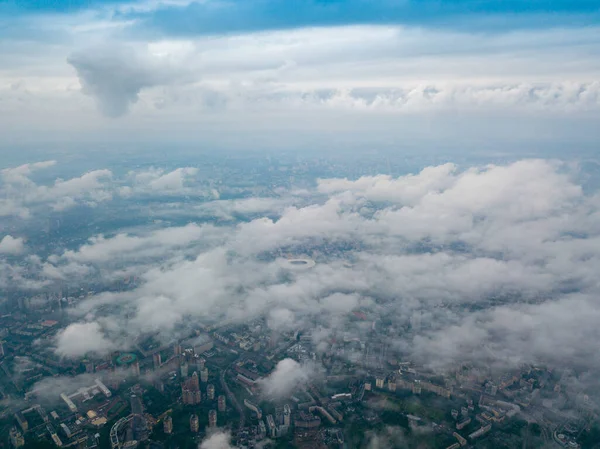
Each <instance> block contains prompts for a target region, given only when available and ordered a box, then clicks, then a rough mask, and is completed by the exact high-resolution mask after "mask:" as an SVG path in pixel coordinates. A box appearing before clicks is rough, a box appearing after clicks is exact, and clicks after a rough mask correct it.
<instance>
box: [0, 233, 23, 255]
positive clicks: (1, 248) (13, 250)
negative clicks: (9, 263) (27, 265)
mask: <svg viewBox="0 0 600 449" xmlns="http://www.w3.org/2000/svg"><path fill="white" fill-rule="evenodd" d="M24 250H25V244H24V240H23V238H22V237H13V236H12V235H5V236H4V238H3V239H2V240H0V254H21V253H22V252H23V251H24Z"/></svg>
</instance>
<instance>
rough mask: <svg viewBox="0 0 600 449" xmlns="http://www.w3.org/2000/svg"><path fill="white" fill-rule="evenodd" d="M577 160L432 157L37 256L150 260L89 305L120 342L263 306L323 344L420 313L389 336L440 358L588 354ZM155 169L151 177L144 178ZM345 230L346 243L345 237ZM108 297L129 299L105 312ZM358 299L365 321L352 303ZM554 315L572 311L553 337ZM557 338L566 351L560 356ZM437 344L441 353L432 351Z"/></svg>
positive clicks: (445, 361) (587, 258) (599, 246)
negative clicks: (483, 161) (290, 202)
mask: <svg viewBox="0 0 600 449" xmlns="http://www.w3.org/2000/svg"><path fill="white" fill-rule="evenodd" d="M570 170H571V168H570V167H569V166H566V165H564V164H560V163H558V162H551V161H550V162H549V161H541V160H525V161H518V162H515V163H511V164H506V165H489V166H484V167H473V168H468V167H467V168H465V169H463V168H460V167H456V166H453V165H443V166H439V167H428V168H426V169H424V170H422V171H421V172H419V173H416V174H412V175H405V176H400V177H398V178H391V177H386V176H375V177H368V178H360V179H358V180H354V181H352V180H337V179H333V180H321V181H320V182H319V185H318V187H317V190H318V192H312V193H315V196H314V197H311V196H310V195H307V196H305V197H304V198H303V201H305V202H306V204H305V205H298V204H297V205H295V206H290V207H285V208H283V209H280V216H278V217H277V218H270V219H267V218H264V217H263V218H258V219H255V220H253V221H251V222H249V223H243V224H239V225H237V226H234V225H231V226H222V227H218V228H212V227H207V226H202V227H200V226H197V225H194V224H190V225H188V226H185V227H170V228H165V229H160V230H155V231H151V232H146V233H140V234H138V235H129V234H118V235H117V236H114V237H110V238H108V237H102V236H96V237H94V238H92V239H91V240H90V241H89V242H88V243H87V244H85V245H82V246H81V247H80V248H79V249H77V250H72V251H66V252H64V253H63V255H62V256H56V257H53V258H51V259H49V260H48V261H46V262H45V263H44V262H43V261H39V262H38V263H37V265H35V264H34V265H35V266H38V267H39V269H40V270H42V272H43V273H44V274H45V275H46V276H47V277H48V278H51V279H69V278H72V277H73V275H70V274H69V273H78V274H77V276H78V277H82V276H86V271H85V270H90V269H93V270H98V271H99V272H101V273H103V275H106V276H108V277H107V278H110V277H111V276H112V278H114V279H117V278H118V277H119V276H126V275H127V274H126V273H132V272H133V273H136V274H137V275H138V276H139V286H138V287H136V288H135V289H134V290H132V291H130V292H123V293H111V294H102V295H98V296H92V297H90V298H87V299H86V300H84V301H82V302H81V303H80V304H79V305H78V308H77V312H78V313H80V314H81V315H82V316H85V315H87V314H91V315H90V316H94V317H95V319H96V320H99V319H101V318H106V319H109V320H117V321H118V322H119V325H118V326H116V327H113V328H110V329H109V328H108V327H107V326H106V325H105V324H102V329H103V331H104V332H106V335H105V336H104V337H105V338H106V339H107V340H109V341H110V342H111V343H112V344H113V345H115V347H122V346H123V345H127V344H128V342H131V341H132V339H133V338H135V336H137V335H139V333H140V332H146V331H148V330H152V331H158V332H159V333H160V334H162V336H163V337H165V338H168V337H169V336H170V335H173V334H174V333H176V332H178V331H179V330H180V329H181V325H182V323H185V322H187V321H188V320H189V319H190V318H193V320H192V321H193V322H194V323H197V322H213V321H221V320H224V319H225V320H227V319H231V320H246V319H248V318H249V317H254V316H261V315H262V316H265V317H266V318H267V325H268V326H269V327H270V328H271V329H272V330H274V331H275V332H280V331H285V330H289V329H304V328H305V327H307V326H309V327H311V328H315V332H314V334H313V339H314V340H315V342H316V343H318V344H319V348H320V350H324V349H326V348H327V346H328V345H329V344H330V341H331V340H332V339H334V337H335V338H338V339H339V338H340V337H343V338H346V337H350V338H352V337H358V338H361V337H364V336H365V335H366V333H367V332H369V330H370V329H371V324H372V320H374V319H376V317H378V316H384V317H386V319H389V320H392V321H393V322H394V323H395V326H397V327H398V329H400V328H402V327H403V326H408V327H409V329H412V332H408V333H402V332H401V333H399V334H398V335H397V337H396V338H395V339H393V338H391V337H390V341H392V342H394V343H395V344H396V346H397V347H398V348H401V349H402V350H403V351H405V352H406V353H407V354H408V355H409V356H411V357H413V358H414V359H419V360H422V361H423V362H425V363H434V362H435V363H436V364H437V366H438V367H442V366H451V364H452V362H453V360H456V359H459V358H461V357H462V358H465V357H466V356H465V351H467V352H468V354H470V356H472V357H473V358H474V359H477V358H479V359H482V358H484V357H491V356H490V354H495V355H496V356H497V358H498V360H502V363H504V364H508V363H509V362H510V363H513V362H515V361H517V360H518V361H523V360H540V359H546V360H550V359H551V360H555V361H557V362H558V361H559V360H560V359H561V357H562V358H563V359H564V360H567V359H568V360H570V361H573V363H582V364H586V363H587V364H588V365H589V362H586V359H587V358H589V354H588V353H587V352H586V351H587V349H586V348H587V347H586V348H583V349H580V348H578V347H576V344H577V343H576V339H575V338H568V335H567V334H568V333H569V332H570V333H571V334H572V335H574V336H577V338H578V339H584V340H587V341H591V340H592V339H593V338H595V332H596V330H595V329H596V328H595V326H593V325H592V321H593V320H592V319H591V318H590V319H587V317H595V316H596V315H597V314H598V313H599V311H600V307H599V306H598V304H597V301H595V300H594V299H593V298H595V297H597V294H596V293H597V292H598V288H599V286H598V282H597V270H598V269H599V268H600V234H599V233H598V227H597V222H598V219H599V218H598V217H600V212H599V211H600V202H599V201H598V197H597V196H594V195H589V194H585V193H584V192H583V190H582V188H581V187H580V186H579V185H578V184H577V183H576V182H575V181H574V179H573V178H572V177H571V174H572V172H571V171H570ZM160 176H162V175H156V174H153V175H151V176H150V177H149V178H147V179H157V178H158V177H160ZM147 179H145V180H142V181H140V182H141V183H142V184H143V185H147V184H148V182H147ZM324 195H325V196H326V198H323V196H324ZM311 198H312V199H311ZM219 207H220V205H219ZM227 207H229V205H228V206H227ZM337 244H340V245H343V246H344V247H345V248H346V249H344V250H339V251H338V250H337V248H338V246H337ZM312 250H314V251H315V253H316V254H315V257H316V258H317V259H318V260H317V264H316V265H315V266H314V267H312V268H309V269H305V270H288V269H286V265H285V264H282V263H281V257H282V254H285V253H291V254H303V253H304V252H305V251H309V252H310V251H312ZM265 253H266V254H267V255H265ZM182 255H184V256H185V257H182ZM259 255H260V258H259V259H257V256H259ZM265 257H266V259H265ZM32 266H33V265H32ZM15 273H16V275H17V276H18V273H19V272H18V271H17V272H15ZM573 291H579V292H580V295H581V296H574V295H572V294H570V292H573ZM370 298H373V299H370ZM111 304H118V305H119V307H124V308H126V309H127V310H130V313H129V314H128V316H127V317H124V316H119V317H115V316H113V315H111V314H110V313H108V315H106V313H107V312H106V311H107V310H110V307H109V308H105V306H107V305H111ZM571 308H577V310H582V313H581V314H573V313H571V311H570V309H571ZM358 310H360V311H363V312H364V313H365V314H366V315H367V316H368V321H362V320H360V319H358V320H356V319H352V317H353V316H354V315H353V314H352V312H356V311H358ZM474 310H478V312H474ZM165 311H166V312H165ZM561 314H564V315H565V316H562V315H561ZM582 314H585V317H584V316H583V315H582ZM568 317H573V318H572V319H571V318H568ZM355 318H356V317H355ZM517 318H518V319H517ZM567 318H568V319H567ZM415 323H417V324H415ZM555 323H560V326H561V331H560V332H556V337H554V336H552V335H551V329H553V328H554V326H555ZM576 323H577V324H576ZM413 325H414V326H413ZM528 326H530V329H532V330H531V332H529V331H528V330H527V329H528ZM575 327H577V328H576V329H575ZM559 339H560V341H559ZM91 341H92V343H91V344H92V346H93V345H94V343H93V340H91ZM481 343H484V344H486V346H485V347H484V349H483V350H482V349H481V346H480V344H481ZM81 345H82V346H86V342H85V341H83V342H82V343H81ZM452 345H454V346H453V347H454V349H452V348H451V347H450V346H452ZM550 348H555V350H556V356H554V357H550V356H549V350H550ZM85 349H86V348H84V347H82V348H81V350H80V352H82V351H84V350H85ZM440 352H444V356H439V355H438V356H436V355H435V354H437V353H440ZM286 364H290V365H289V366H288V367H287V368H292V371H294V372H295V371H296V369H297V368H298V367H297V366H295V365H293V363H292V362H291V361H288V362H286ZM282 368H286V366H285V365H284V366H283V367H282ZM301 368H302V369H300V370H299V373H304V371H303V370H304V367H301ZM289 377H290V378H293V377H292V376H289ZM298 379H300V380H302V379H303V377H302V375H300V374H299V377H298ZM275 384H277V383H275ZM275 384H274V385H275ZM266 385H267V383H265V388H268V387H266Z"/></svg>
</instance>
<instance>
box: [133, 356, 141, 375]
mask: <svg viewBox="0 0 600 449" xmlns="http://www.w3.org/2000/svg"><path fill="white" fill-rule="evenodd" d="M131 373H132V374H133V375H134V376H135V377H140V362H138V361H137V360H136V361H135V362H133V364H132V365H131Z"/></svg>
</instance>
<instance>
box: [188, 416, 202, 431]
mask: <svg viewBox="0 0 600 449" xmlns="http://www.w3.org/2000/svg"><path fill="white" fill-rule="evenodd" d="M199 427H200V423H199V422H198V415H192V416H190V430H191V431H192V432H194V433H198V429H199Z"/></svg>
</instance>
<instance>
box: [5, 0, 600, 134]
mask: <svg viewBox="0 0 600 449" xmlns="http://www.w3.org/2000/svg"><path fill="white" fill-rule="evenodd" d="M599 17H600V5H598V2H597V1H591V0H582V1H576V2H573V1H548V0H537V1H536V0H529V1H524V0H523V1H521V0H513V1H494V2H491V1H475V0H463V1H459V0H455V1H433V0H424V1H391V0H346V1H342V0H329V1H326V0H321V1H319V0H310V1H309V0H306V1H290V0H245V1H241V0H204V1H192V0H138V1H127V2H123V1H104V2H101V1H93V0H88V1H84V0H72V1H58V0H56V1H51V0H50V1H42V0H36V1H34V0H18V1H17V0H9V1H5V2H3V3H2V4H1V5H0V37H1V38H2V40H3V45H2V48H1V49H0V113H2V114H3V115H4V116H6V117H8V120H7V121H4V123H2V124H0V132H4V133H5V135H10V136H13V138H14V139H15V140H17V141H18V140H19V139H25V138H27V139H29V138H32V133H31V132H30V130H31V128H32V127H33V128H34V129H36V131H37V132H36V133H35V134H34V135H35V136H37V137H39V138H40V139H43V138H50V137H51V136H53V137H52V138H57V139H58V138H61V137H62V138H64V136H70V137H73V136H88V137H90V136H98V135H100V136H113V137H114V138H115V139H117V140H118V139H120V138H125V137H127V138H128V139H133V140H136V139H141V138H143V137H147V136H149V135H151V134H152V133H156V134H159V135H160V137H161V138H164V139H168V138H169V136H172V135H174V136H176V137H177V138H182V139H184V140H186V139H198V138H199V137H198V136H199V134H198V132H197V130H202V132H201V133H200V134H201V136H202V138H209V137H208V136H210V139H211V141H215V139H216V140H218V139H225V138H226V136H225V135H224V134H227V135H228V136H229V135H230V134H231V133H230V131H231V130H235V133H233V134H234V135H239V136H247V135H249V133H254V134H260V133H264V130H265V129H269V126H270V125H272V124H275V123H276V124H277V127H278V131H281V132H284V133H285V132H287V133H289V134H290V135H293V136H295V139H300V136H299V133H302V134H303V135H304V137H305V136H306V135H310V134H311V133H317V134H318V135H319V136H323V135H328V136H331V135H333V134H336V133H341V132H346V133H353V134H359V135H360V136H361V137H362V138H364V139H367V140H368V139H369V138H373V139H375V138H377V139H379V138H381V134H382V133H384V134H385V136H387V137H385V138H384V140H385V139H387V140H388V141H394V139H398V138H399V136H404V135H413V134H414V133H415V132H416V133H417V134H418V135H420V136H422V137H427V138H429V135H430V134H431V130H432V129H435V130H437V131H436V133H440V135H442V134H444V132H446V131H447V132H449V133H450V134H451V135H454V134H452V133H456V134H458V135H459V136H466V137H465V138H473V139H475V140H477V141H479V140H481V139H484V138H485V137H486V136H485V135H482V131H481V130H483V129H485V130H487V131H486V132H488V133H492V134H493V133H496V134H497V135H499V136H501V137H506V136H507V135H511V137H514V138H515V139H533V140H538V141H539V140H540V139H541V140H544V139H546V140H547V139H549V136H553V137H556V134H557V133H558V134H559V137H560V138H561V139H564V140H567V141H568V140H573V139H576V140H582V139H583V140H586V142H588V143H589V141H590V139H591V140H592V141H594V139H596V137H597V136H598V131H596V130H595V127H592V126H591V125H587V124H588V123H595V122H596V120H597V118H598V113H599V111H600V86H599V84H598V79H600V62H598V61H600V21H599ZM457 121H458V122H459V123H458V126H457ZM511 121H512V122H513V125H514V126H512V125H510V123H511ZM357 123H359V124H360V125H359V126H358V127H357V125H356V124H357ZM380 123H385V124H391V125H386V127H385V129H384V130H382V129H381V126H380V125H379V124H380ZM501 123H504V124H505V125H503V126H500V125H499V124H501ZM415 124H416V125H415ZM557 124H558V126H557ZM513 128H514V129H518V130H519V131H518V132H507V131H506V130H507V129H509V130H510V129H513ZM334 130H335V131H334ZM415 130H416V131H415ZM444 130H446V131H444ZM338 135H339V134H338ZM448 136H449V135H447V137H448ZM78 138H79V137H78ZM90 138H91V137H90ZM261 138H262V135H261ZM240 139H241V140H242V141H246V140H247V139H246V138H245V137H240Z"/></svg>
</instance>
